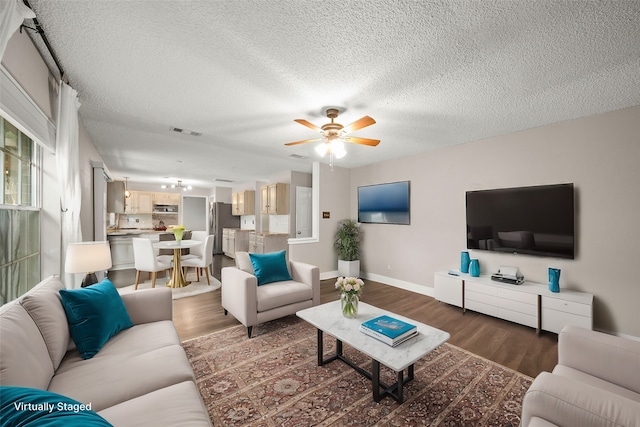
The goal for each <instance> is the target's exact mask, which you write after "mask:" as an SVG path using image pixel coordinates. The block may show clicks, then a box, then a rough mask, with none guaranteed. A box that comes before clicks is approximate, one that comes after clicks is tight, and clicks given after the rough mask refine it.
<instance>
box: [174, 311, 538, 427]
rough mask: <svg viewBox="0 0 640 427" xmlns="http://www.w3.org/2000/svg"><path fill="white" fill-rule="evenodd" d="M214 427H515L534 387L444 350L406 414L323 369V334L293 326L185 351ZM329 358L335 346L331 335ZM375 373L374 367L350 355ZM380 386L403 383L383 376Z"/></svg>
mask: <svg viewBox="0 0 640 427" xmlns="http://www.w3.org/2000/svg"><path fill="white" fill-rule="evenodd" d="M182 345H183V346H184V348H185V350H186V352H187V355H188V357H189V360H190V362H191V365H192V366H193V369H194V371H195V374H196V378H197V383H198V386H199V388H200V392H201V394H202V397H203V399H204V402H205V404H206V406H207V408H208V410H209V414H210V416H211V420H212V422H213V424H214V425H216V426H417V425H428V426H517V425H518V424H519V422H520V413H521V409H522V408H521V404H522V399H523V397H524V394H525V392H526V391H527V389H528V388H529V386H530V385H531V381H532V379H531V378H530V377H528V376H526V375H523V374H521V373H518V372H515V371H513V370H511V369H509V368H506V367H504V366H501V365H498V364H496V363H494V362H491V361H489V360H487V359H484V358H481V357H478V356H476V355H474V354H472V353H469V352H467V351H465V350H463V349H460V348H458V347H455V346H453V345H450V344H444V345H442V346H440V347H439V348H438V349H436V350H435V351H433V352H431V353H430V354H429V355H427V356H426V357H425V358H423V359H422V360H420V361H419V362H417V363H416V365H415V378H414V380H413V381H411V382H410V383H408V384H407V385H406V386H405V388H404V396H405V401H404V403H403V404H402V405H399V404H398V403H396V402H395V401H394V400H393V399H391V398H389V397H385V398H384V399H382V401H381V402H380V403H375V402H374V401H373V398H372V392H371V381H369V380H368V379H366V378H364V377H363V376H362V375H360V374H358V373H357V372H356V371H354V370H353V369H352V368H350V367H349V366H347V365H346V364H345V363H342V362H340V361H334V362H331V363H329V364H327V365H324V366H317V356H316V348H317V346H316V329H315V328H313V327H312V326H311V325H309V324H307V323H306V322H304V321H302V320H300V319H298V318H296V317H295V316H288V317H285V318H283V319H279V320H276V321H273V322H269V323H266V324H263V325H260V326H258V327H257V330H256V328H254V338H252V339H248V338H247V336H246V329H245V328H244V327H243V326H236V327H232V328H229V329H225V330H223V331H219V332H215V333H213V334H210V335H205V336H202V337H199V338H195V339H192V340H188V341H185V342H183V343H182ZM324 346H325V355H326V354H329V352H330V351H335V350H334V349H335V339H333V338H331V337H329V336H327V334H325V342H324ZM344 353H345V355H346V356H347V357H348V358H350V359H351V360H353V361H355V362H357V363H358V364H359V365H360V366H362V367H363V368H365V369H367V370H368V371H370V369H371V360H370V359H369V358H367V357H366V356H363V355H362V354H360V353H359V352H358V351H357V350H354V349H352V348H350V347H349V346H347V345H345V346H344ZM381 376H382V380H383V381H384V382H387V383H393V382H394V381H395V373H394V372H393V371H390V370H388V369H386V368H384V367H383V368H382V369H381Z"/></svg>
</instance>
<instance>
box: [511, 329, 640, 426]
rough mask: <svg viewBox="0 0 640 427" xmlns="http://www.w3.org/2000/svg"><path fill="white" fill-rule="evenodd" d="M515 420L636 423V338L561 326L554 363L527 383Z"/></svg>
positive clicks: (639, 362)
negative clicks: (520, 416)
mask: <svg viewBox="0 0 640 427" xmlns="http://www.w3.org/2000/svg"><path fill="white" fill-rule="evenodd" d="M521 425H522V426H523V427H538V426H579V427H601V426H627V427H631V426H640V342H637V341H632V340H629V339H625V338H621V337H616V336H612V335H607V334H603V333H601V332H594V331H591V330H588V329H582V328H578V327H575V326H565V327H564V328H563V329H562V331H560V334H558V364H557V365H556V367H555V368H554V369H553V373H549V372H542V373H541V374H540V375H538V376H537V377H536V379H535V380H534V381H533V383H532V384H531V387H529V390H528V391H527V393H526V395H525V397H524V401H523V403H522V424H521Z"/></svg>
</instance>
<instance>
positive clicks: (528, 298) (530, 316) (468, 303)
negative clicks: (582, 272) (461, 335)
mask: <svg viewBox="0 0 640 427" xmlns="http://www.w3.org/2000/svg"><path fill="white" fill-rule="evenodd" d="M456 274H457V275H451V274H449V273H448V272H446V271H444V272H437V273H435V276H434V296H435V299H436V300H438V301H442V302H446V303H448V304H451V305H455V306H457V307H461V308H462V310H463V311H466V310H467V309H468V310H473V311H477V312H479V313H484V314H487V315H489V316H493V317H498V318H500V319H505V320H509V321H511V322H515V323H519V324H521V325H526V326H530V327H532V328H536V330H537V331H538V332H540V331H541V330H545V331H551V332H555V333H558V332H560V330H561V329H562V327H563V326H565V325H575V326H581V327H583V328H587V329H593V295H591V294H587V293H584V292H577V291H570V290H564V289H560V292H551V291H549V288H548V287H547V286H546V285H541V284H539V283H533V282H524V283H522V284H521V285H511V284H507V283H500V282H496V281H493V280H491V277H490V276H480V277H472V276H470V275H468V274H465V273H459V272H456Z"/></svg>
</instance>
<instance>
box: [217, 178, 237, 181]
mask: <svg viewBox="0 0 640 427" xmlns="http://www.w3.org/2000/svg"><path fill="white" fill-rule="evenodd" d="M214 181H216V182H234V181H233V180H232V179H220V178H216V179H214Z"/></svg>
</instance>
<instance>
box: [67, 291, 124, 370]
mask: <svg viewBox="0 0 640 427" xmlns="http://www.w3.org/2000/svg"><path fill="white" fill-rule="evenodd" d="M60 296H61V297H62V306H63V307H64V311H65V313H66V314H67V321H68V322H69V329H70V330H71V338H73V341H74V342H75V343H76V348H77V349H78V351H79V352H80V355H81V356H82V358H83V359H91V358H92V357H93V356H95V355H96V353H98V351H100V349H101V348H102V346H104V345H105V344H106V343H107V341H109V339H111V337H113V336H115V335H116V334H117V333H118V332H120V331H123V330H125V329H127V328H130V327H132V326H133V323H132V322H131V318H130V317H129V313H127V309H126V308H125V306H124V303H123V302H122V298H120V294H119V293H118V290H117V289H116V288H115V286H113V283H111V281H110V280H109V279H104V280H103V281H102V282H100V283H97V284H95V285H91V286H87V287H86V288H81V289H71V290H66V289H63V290H61V291H60Z"/></svg>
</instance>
